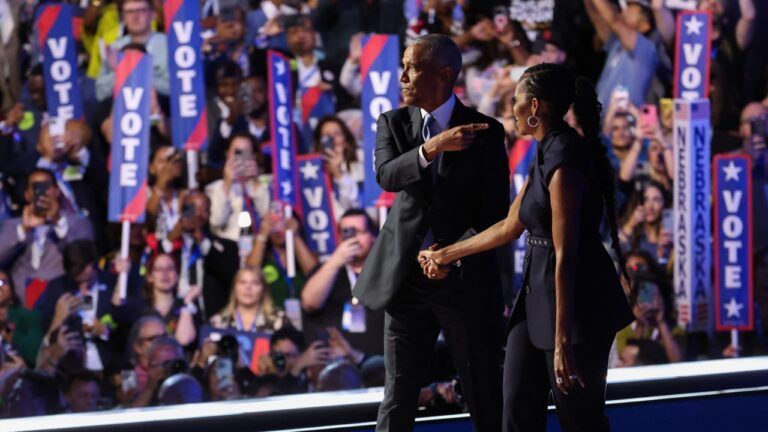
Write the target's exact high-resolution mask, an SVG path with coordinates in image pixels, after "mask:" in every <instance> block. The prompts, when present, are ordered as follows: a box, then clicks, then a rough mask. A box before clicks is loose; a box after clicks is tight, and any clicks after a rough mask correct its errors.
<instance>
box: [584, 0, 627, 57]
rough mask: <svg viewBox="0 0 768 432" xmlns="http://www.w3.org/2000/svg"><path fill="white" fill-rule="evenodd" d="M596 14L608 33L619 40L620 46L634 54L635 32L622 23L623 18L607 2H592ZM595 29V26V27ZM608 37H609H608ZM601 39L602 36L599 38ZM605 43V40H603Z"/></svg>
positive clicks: (599, 0) (601, 0)
mask: <svg viewBox="0 0 768 432" xmlns="http://www.w3.org/2000/svg"><path fill="white" fill-rule="evenodd" d="M592 2H593V4H594V7H595V9H596V10H597V13H598V14H599V15H600V17H601V18H602V19H603V21H604V22H605V24H606V25H607V26H608V28H609V29H610V31H611V32H612V33H614V34H615V35H616V37H617V38H619V42H620V43H621V46H623V47H624V49H626V50H627V51H631V52H634V51H635V44H636V43H637V30H635V29H633V28H632V27H630V26H629V24H627V22H626V21H624V17H623V16H621V14H620V13H619V12H618V11H617V10H616V8H615V7H614V6H613V5H612V4H611V3H609V2H608V0H592ZM595 28H597V26H595ZM609 37H610V36H609ZM601 39H602V36H601ZM605 41H607V39H605Z"/></svg>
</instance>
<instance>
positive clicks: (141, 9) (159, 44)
mask: <svg viewBox="0 0 768 432" xmlns="http://www.w3.org/2000/svg"><path fill="white" fill-rule="evenodd" d="M120 16H121V17H122V24H123V26H124V28H125V35H124V36H122V37H120V38H118V39H117V40H116V41H115V42H114V43H113V44H112V45H110V46H108V47H107V55H106V56H105V57H106V58H105V59H104V61H102V63H101V71H100V72H99V75H98V76H97V77H96V99H98V100H99V101H104V100H107V99H109V98H111V97H112V93H113V90H114V89H113V87H114V82H115V69H116V68H117V58H118V55H117V53H118V52H119V51H120V50H121V49H122V48H123V47H125V46H126V45H129V44H138V45H143V46H145V47H146V52H147V53H148V54H150V55H151V56H152V86H153V88H154V89H155V90H156V91H157V92H158V93H160V94H161V95H163V96H168V92H169V84H168V80H169V74H168V40H167V39H166V37H165V34H164V33H160V32H156V31H153V30H152V21H153V20H154V19H155V9H154V5H153V3H152V1H151V0H125V1H123V2H121V3H120Z"/></svg>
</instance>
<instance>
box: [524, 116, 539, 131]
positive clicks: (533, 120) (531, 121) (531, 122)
mask: <svg viewBox="0 0 768 432" xmlns="http://www.w3.org/2000/svg"><path fill="white" fill-rule="evenodd" d="M525 122H526V123H527V124H528V127H529V128H531V129H533V128H535V127H536V126H538V125H539V118H538V117H536V116H535V115H532V116H528V119H527V120H525Z"/></svg>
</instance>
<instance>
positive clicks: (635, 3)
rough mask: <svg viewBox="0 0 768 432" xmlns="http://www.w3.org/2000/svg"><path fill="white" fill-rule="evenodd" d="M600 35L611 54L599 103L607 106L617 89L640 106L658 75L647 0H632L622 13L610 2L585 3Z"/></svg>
mask: <svg viewBox="0 0 768 432" xmlns="http://www.w3.org/2000/svg"><path fill="white" fill-rule="evenodd" d="M584 6H585V8H586V10H587V13H588V15H589V19H590V21H592V25H593V26H594V27H595V31H596V32H597V36H598V37H599V38H600V41H601V42H602V43H603V44H604V49H605V51H606V52H607V53H608V57H607V58H606V61H605V66H604V68H603V72H602V74H601V75H600V80H599V81H598V82H597V94H598V100H599V101H600V102H601V103H602V104H603V105H606V106H607V105H608V102H609V101H610V100H611V95H612V94H613V92H614V91H616V90H617V88H622V89H623V90H624V91H626V92H627V93H628V97H629V100H630V101H631V102H632V103H633V104H635V106H640V105H641V104H642V103H643V102H644V101H645V96H646V93H647V91H648V88H649V86H650V84H651V80H652V79H653V76H654V74H655V72H656V67H657V63H658V50H657V48H656V45H655V44H654V43H653V41H652V40H651V33H652V32H653V31H654V28H655V27H654V26H655V24H654V18H653V13H652V12H651V9H650V4H649V3H648V0H630V1H628V2H626V7H625V8H624V10H623V11H622V12H621V13H619V12H618V11H617V10H616V9H615V7H614V5H613V4H612V3H611V2H609V1H608V0H584Z"/></svg>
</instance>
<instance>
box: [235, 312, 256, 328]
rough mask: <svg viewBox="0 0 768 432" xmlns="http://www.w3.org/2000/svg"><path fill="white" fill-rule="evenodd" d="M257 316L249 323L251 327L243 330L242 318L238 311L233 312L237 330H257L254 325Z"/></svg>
mask: <svg viewBox="0 0 768 432" xmlns="http://www.w3.org/2000/svg"><path fill="white" fill-rule="evenodd" d="M258 320H259V319H258V316H257V317H256V319H254V320H253V322H252V323H251V328H250V329H248V330H245V326H244V325H243V318H242V317H241V316H240V311H237V312H235V326H237V329H238V330H239V331H249V332H255V331H257V330H258V327H257V326H256V322H257V321H258Z"/></svg>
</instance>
